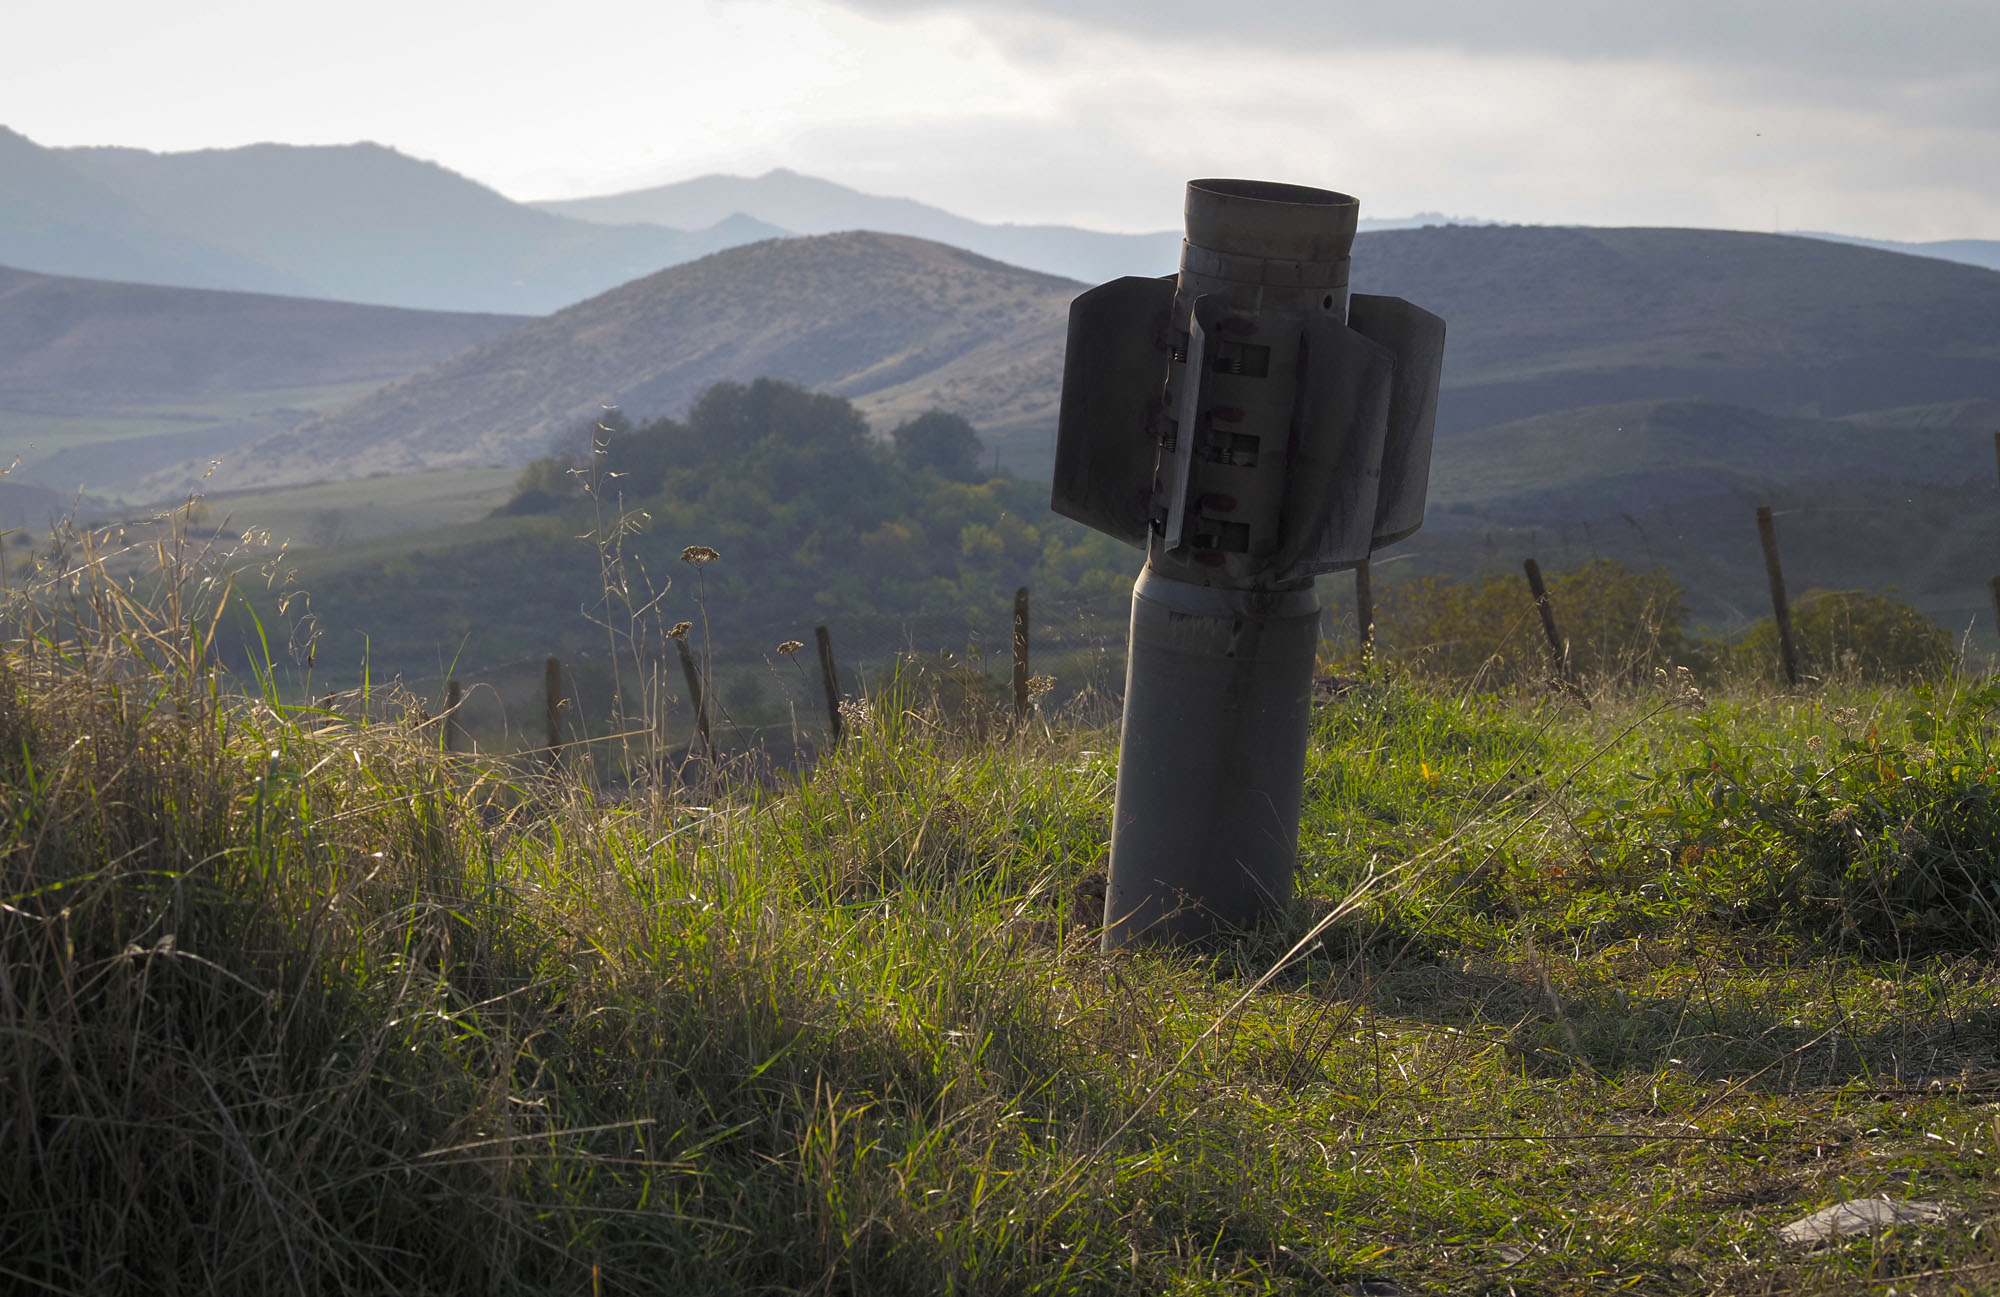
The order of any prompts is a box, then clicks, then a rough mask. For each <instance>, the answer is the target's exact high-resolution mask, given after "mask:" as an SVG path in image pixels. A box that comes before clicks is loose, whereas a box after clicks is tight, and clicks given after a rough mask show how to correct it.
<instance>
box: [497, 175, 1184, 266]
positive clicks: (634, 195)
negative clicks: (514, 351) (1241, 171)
mask: <svg viewBox="0 0 2000 1297" xmlns="http://www.w3.org/2000/svg"><path fill="white" fill-rule="evenodd" d="M535 206H537V207H539V208H541V209H542V210H544V211H548V212H560V213H562V214H563V215H565V216H574V217H581V218H583V219H585V220H591V221H602V222H605V223H608V224H618V225H629V224H634V223H638V222H651V223H653V224H656V225H672V226H681V227H691V226H700V225H708V224H711V223H713V222H715V221H718V220H721V219H722V218H724V217H726V216H728V215H730V214H731V213H733V212H743V213H747V214H748V215H750V216H754V217H756V218H757V219H758V220H761V221H769V222H770V223H771V224H773V225H779V226H782V227H784V228H785V229H787V230H790V231H792V232H793V233H795V234H833V233H837V232H839V231H842V230H876V231H879V232H881V233H885V234H907V235H910V236H911V237H913V238H919V239H931V240H934V241H936V242H938V243H948V244H950V245H951V246H953V247H955V248H964V249H966V250H968V251H971V252H977V253H978V254H979V255H981V256H983V257H992V258H993V259H994V260H996V261H1005V262H1007V263H1009V264H1011V265H1016V266H1026V267H1028V268H1029V269H1031V270H1039V271H1043V272H1045V273H1047V274H1052V275H1066V276H1068V277H1069V278H1071V279H1079V280H1084V281H1087V282H1090V283H1097V282H1098V281H1100V280H1105V279H1115V278H1117V277H1118V276H1120V275H1164V274H1169V273H1171V272H1172V271H1173V269H1174V267H1175V266H1176V265H1178V264H1179V262H1180V247H1181V236H1180V232H1179V231H1178V230H1166V231H1162V232H1159V233H1155V234H1106V233H1103V232H1101V231H1098V230H1083V229H1077V228H1076V227H1074V226H1069V225H987V224H984V223H982V222H979V221H974V220H968V219H967V218H965V217H963V216H955V215H953V214H952V213H950V212H947V211H945V210H944V209H942V208H938V207H931V206H929V205H927V204H924V203H920V202H917V201H915V200H914V199H910V198H885V197H880V196H877V195H875V194H864V193H862V192H860V191H859V190H855V189H849V188H848V187H847V186H845V185H839V184H835V183H834V182H833V181H831V180H820V179H818V178H816V177H813V176H802V175H800V174H799V173H798V172H796V171H784V170H778V171H770V172H766V173H765V174H764V175H761V176H756V177H754V178H753V177H748V176H701V177H699V178H697V179H694V180H684V181H681V182H680V183H678V184H672V185H661V186H659V187H658V188H655V189H639V190H634V191H632V192H629V193H622V194H606V195H604V196H602V197H597V198H574V199H567V200H563V201H558V202H546V203H537V204H535Z"/></svg>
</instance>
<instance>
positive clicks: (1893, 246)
mask: <svg viewBox="0 0 2000 1297" xmlns="http://www.w3.org/2000/svg"><path fill="white" fill-rule="evenodd" d="M1793 233H1795V234H1800V235H1804V236H1805V237H1806V238H1809V239H1826V240H1829V241H1830V242H1833V243H1851V244H1854V245H1855V246H1856V247H1862V248H1879V249H1881V250H1882V251H1884V252H1902V253H1907V254H1908V255H1910V256H1913V257H1936V258H1938V259H1939V260H1942V261H1956V262H1959V263H1960V264H1961V265H1967V266H1982V267H1984V268H1985V269H1987V270H2000V239H1931V240H1928V241H1925V242H1917V243H1911V242H1904V241H1899V240H1896V239H1864V238H1862V237H1860V236H1859V235H1854V234H1826V233H1823V232H1821V231H1819V230H1794V231H1793Z"/></svg>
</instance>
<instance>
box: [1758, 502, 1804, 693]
mask: <svg viewBox="0 0 2000 1297" xmlns="http://www.w3.org/2000/svg"><path fill="white" fill-rule="evenodd" d="M1757 540H1758V543H1759V544H1761V545H1763V547H1764V574H1765V575H1766V576H1768V577H1770V579H1771V616H1772V618H1773V619H1774V620H1775V621H1776V622H1777V624H1778V660H1779V664H1780V665H1782V666H1783V667H1784V669H1785V683H1786V684H1787V685H1789V686H1790V687H1792V688H1794V689H1796V688H1798V685H1799V658H1798V652H1797V650H1795V649H1794V648H1793V647H1792V607H1791V604H1790V603H1789V602H1787V601H1786V599H1785V570H1784V569H1783V568H1782V567H1780V566H1779V565H1778V524H1777V522H1776V521H1775V520H1774V519H1773V518H1772V517H1771V506H1770V505H1768V504H1760V505H1758V506H1757Z"/></svg>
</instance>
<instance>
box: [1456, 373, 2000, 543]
mask: <svg viewBox="0 0 2000 1297" xmlns="http://www.w3.org/2000/svg"><path fill="white" fill-rule="evenodd" d="M1899 417H1901V418H1905V419H1911V420H1914V419H1915V418H1917V417H1918V416H1916V415H1913V414H1904V415H1901V416H1899ZM1993 466H1994V460H1993V438H1992V430H1991V429H1990V428H1980V427H1976V426H1975V427H1963V426H1951V425H1950V424H1942V425H1940V424H1937V423H1931V424H1924V423H1916V422H1912V423H1909V424H1905V425H1902V426H1897V427H1895V428H1894V430H1893V431H1892V430H1890V429H1889V428H1885V427H1882V426H1880V425H1877V424H1875V423H1874V422H1873V421H1872V420H1871V421H1869V422H1863V421H1861V420H1858V419H1848V420H1840V421H1835V420H1825V419H1810V418H1802V417H1797V416H1786V415H1775V414H1767V413H1764V412H1763V411H1759V410H1749V409H1744V408H1742V407H1740V406H1730V405H1721V404H1715V403H1710V402H1706V401H1632V402H1625V403H1622V404H1618V405H1607V406H1593V407H1589V408H1587V409H1581V410H1563V411H1558V412H1556V413H1553V414H1545V415H1537V416H1535V417H1534V418H1530V419H1521V420H1517V421H1515V422H1513V423H1505V424H1501V425H1499V426H1497V427H1491V428H1481V429H1479V430H1478V431H1476V432H1470V433H1464V434H1460V435H1458V436H1455V437H1452V438H1450V439H1448V440H1445V441H1443V442H1441V443H1440V444H1439V446H1438V448H1437V452H1436V459H1435V467H1434V469H1433V471H1432V475H1431V492H1430V500H1431V508H1432V509H1434V510H1441V511H1443V512H1444V513H1446V514H1451V513H1453V512H1454V511H1458V512H1462V513H1476V514H1478V515H1479V516H1481V517H1483V518H1487V519H1490V520H1492V521H1496V522H1504V523H1507V524H1511V525H1534V524H1536V523H1541V524H1544V525H1548V524H1551V523H1566V524H1573V523H1578V522H1582V521H1585V520H1588V519H1591V518H1597V517H1612V516H1615V515H1617V514H1621V513H1644V512H1647V511H1649V510H1654V509H1659V508H1663V507H1668V506H1671V505H1673V504H1675V503H1677V502H1681V501H1690V500H1697V499H1702V498H1706V497H1713V496H1717V495H1727V494H1742V493H1746V492H1748V493H1755V492H1763V493H1766V494H1770V493H1773V492H1784V491H1786V490H1787V489H1788V488H1793V487H1796V486H1797V485H1799V484H1800V483H1802V482H1804V481H1808V480H1818V481H1836V480H1842V479H1850V480H1858V481H1866V480H1868V479H1870V478H1874V477H1877V476H1880V475H1883V474H1884V471H1885V469H1886V470H1889V471H1890V472H1893V475H1894V476H1895V477H1896V478H1897V479H1899V480H1900V481H1901V482H1903V483H1905V484H1906V485H1910V486H1916V485H1919V484H1942V483H1952V482H1962V481H1965V480H1967V479H1969V478H1971V477H1972V476H1974V475H1975V474H1985V475H1988V476H1990V475H1991V473H1992V471H1993Z"/></svg>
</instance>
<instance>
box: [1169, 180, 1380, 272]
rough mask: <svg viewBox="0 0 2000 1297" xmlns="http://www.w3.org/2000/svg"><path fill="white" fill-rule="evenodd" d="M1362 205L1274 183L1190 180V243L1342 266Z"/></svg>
mask: <svg viewBox="0 0 2000 1297" xmlns="http://www.w3.org/2000/svg"><path fill="white" fill-rule="evenodd" d="M1360 209H1361V205H1360V203H1358V202H1356V201H1355V200H1354V199H1353V198H1352V197H1350V196H1349V195H1347V194H1342V193H1336V192H1334V191H1333V190H1331V189H1314V188H1312V187H1311V186H1308V185H1287V184H1281V183H1279V182H1277V181H1271V180H1222V179H1215V180H1190V181H1189V182H1188V187H1187V205H1186V213H1187V240H1188V242H1189V243H1192V244H1194V245H1195V246H1197V247H1202V248H1210V249H1213V250H1214V251H1217V252H1227V253H1234V254H1236V255H1239V256H1248V257H1264V258H1268V259H1271V260H1277V261H1341V260H1344V259H1346V257H1347V254H1348V251H1349V250H1350V249H1351V248H1352V247H1353V246H1354V229H1355V222H1356V219H1357V217H1358V216H1359V214H1360Z"/></svg>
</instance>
